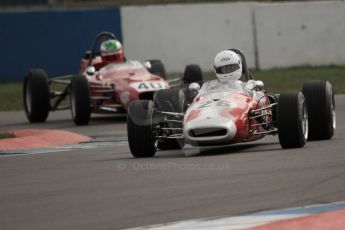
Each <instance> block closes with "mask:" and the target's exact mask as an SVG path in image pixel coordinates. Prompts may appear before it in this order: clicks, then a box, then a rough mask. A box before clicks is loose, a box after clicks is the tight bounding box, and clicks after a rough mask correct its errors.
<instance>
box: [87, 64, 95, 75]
mask: <svg viewBox="0 0 345 230" xmlns="http://www.w3.org/2000/svg"><path fill="white" fill-rule="evenodd" d="M86 73H87V75H94V74H95V73H96V68H95V67H94V66H89V67H87V69H86Z"/></svg>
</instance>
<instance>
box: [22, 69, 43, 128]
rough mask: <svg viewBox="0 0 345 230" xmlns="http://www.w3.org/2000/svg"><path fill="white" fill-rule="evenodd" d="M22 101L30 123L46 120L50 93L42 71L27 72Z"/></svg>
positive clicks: (32, 70)
mask: <svg viewBox="0 0 345 230" xmlns="http://www.w3.org/2000/svg"><path fill="white" fill-rule="evenodd" d="M23 99H24V100H23V101H24V109H25V114H26V117H27V118H28V120H29V121H30V122H31V123H33V122H44V121H46V120H47V117H48V114H49V110H50V92H49V85H48V78H47V74H46V72H45V71H44V70H42V69H31V70H29V72H28V74H27V75H26V77H25V80H24V85H23Z"/></svg>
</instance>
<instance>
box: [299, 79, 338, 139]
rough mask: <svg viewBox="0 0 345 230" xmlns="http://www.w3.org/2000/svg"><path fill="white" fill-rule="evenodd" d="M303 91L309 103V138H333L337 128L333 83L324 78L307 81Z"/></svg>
mask: <svg viewBox="0 0 345 230" xmlns="http://www.w3.org/2000/svg"><path fill="white" fill-rule="evenodd" d="M302 92H303V94H304V96H305V98H306V100H307V104H308V114H309V140H324V139H331V138H332V137H333V135H334V131H335V128H336V116H335V100H334V93H333V90H332V85H331V83H329V82H328V81H323V80H313V81H306V82H304V83H303V88H302Z"/></svg>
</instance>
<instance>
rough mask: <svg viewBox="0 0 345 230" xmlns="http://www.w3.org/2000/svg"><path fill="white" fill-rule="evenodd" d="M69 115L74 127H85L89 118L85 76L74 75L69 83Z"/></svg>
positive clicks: (88, 98)
mask: <svg viewBox="0 0 345 230" xmlns="http://www.w3.org/2000/svg"><path fill="white" fill-rule="evenodd" d="M70 102H71V114H72V119H73V121H74V123H75V124H76V125H87V124H88V123H89V121H90V116H91V107H90V105H91V103H90V91H89V83H88V80H87V79H86V77H85V76H83V75H76V76H74V77H73V78H72V81H71V92H70Z"/></svg>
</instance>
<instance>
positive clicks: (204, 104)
mask: <svg viewBox="0 0 345 230" xmlns="http://www.w3.org/2000/svg"><path fill="white" fill-rule="evenodd" d="M211 106H214V107H231V102H230V101H224V100H218V101H203V102H201V103H200V104H199V106H198V107H197V108H196V109H203V108H207V107H211Z"/></svg>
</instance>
